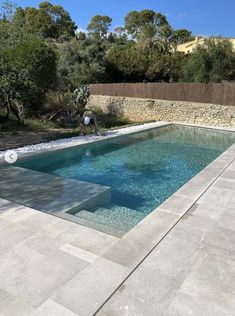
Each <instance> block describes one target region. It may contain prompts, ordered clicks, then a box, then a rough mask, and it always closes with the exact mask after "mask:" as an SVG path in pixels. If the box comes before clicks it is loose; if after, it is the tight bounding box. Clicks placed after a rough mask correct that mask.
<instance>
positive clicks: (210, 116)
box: [87, 95, 235, 128]
mask: <svg viewBox="0 0 235 316" xmlns="http://www.w3.org/2000/svg"><path fill="white" fill-rule="evenodd" d="M87 108H89V109H94V110H95V109H96V108H99V109H101V110H103V111H104V112H106V113H107V112H109V113H112V114H114V115H117V116H124V117H126V118H128V119H130V120H133V121H145V120H146V121H148V120H158V121H168V122H173V121H175V122H184V123H194V124H199V125H211V126H221V127H233V128H234V127H235V107H234V106H225V105H216V104H202V103H192V102H183V101H166V100H155V99H138V98H127V97H109V96H100V95H91V96H90V98H89V101H88V104H87Z"/></svg>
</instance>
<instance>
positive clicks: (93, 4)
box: [0, 0, 235, 38]
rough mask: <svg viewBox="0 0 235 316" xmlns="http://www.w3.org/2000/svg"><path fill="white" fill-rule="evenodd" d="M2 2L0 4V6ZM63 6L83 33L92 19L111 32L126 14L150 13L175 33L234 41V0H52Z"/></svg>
mask: <svg viewBox="0 0 235 316" xmlns="http://www.w3.org/2000/svg"><path fill="white" fill-rule="evenodd" d="M1 2H3V0H0V3H1ZM12 2H14V3H15V4H17V5H18V6H22V7H25V6H35V7H37V6H38V4H39V3H40V2H42V1H38V0H13V1H12ZM49 2H51V3H53V4H59V5H62V6H63V7H64V8H65V9H66V10H67V11H68V12H69V13H70V15H71V17H72V19H73V20H74V21H75V22H76V24H77V26H78V28H79V29H82V30H83V29H86V26H87V24H88V23H89V21H90V19H91V17H92V16H94V15H97V14H99V15H108V16H110V17H111V18H112V19H113V23H112V29H114V28H115V27H116V26H123V25H124V17H125V16H126V15H127V14H128V12H130V11H133V10H136V11H140V10H143V9H152V10H154V11H157V12H161V13H163V14H165V15H166V16H167V19H168V21H169V22H170V24H171V25H172V27H173V28H174V29H180V28H186V29H188V30H190V31H192V33H193V34H194V35H205V36H209V35H221V36H224V37H234V38H235V0H116V1H115V0H51V1H49Z"/></svg>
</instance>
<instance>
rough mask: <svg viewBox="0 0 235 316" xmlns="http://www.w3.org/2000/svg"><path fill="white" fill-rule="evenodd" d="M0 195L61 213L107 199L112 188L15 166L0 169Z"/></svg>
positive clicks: (44, 209) (37, 208)
mask: <svg viewBox="0 0 235 316" xmlns="http://www.w3.org/2000/svg"><path fill="white" fill-rule="evenodd" d="M0 175H1V177H0V192H1V197H2V198H5V199H8V200H10V201H12V202H15V203H19V204H22V205H25V206H28V207H31V208H34V209H36V210H39V211H43V212H47V213H50V214H54V215H57V216H60V214H63V213H66V212H69V213H70V214H72V213H73V209H76V212H78V211H79V210H83V209H84V208H91V207H93V206H95V205H97V204H101V203H108V202H109V201H110V199H111V189H110V187H107V186H102V185H99V184H94V183H89V182H84V181H78V180H74V179H66V178H61V177H58V176H54V175H50V174H46V173H42V172H38V171H34V170H29V169H24V168H19V167H14V166H4V168H1V169H0Z"/></svg>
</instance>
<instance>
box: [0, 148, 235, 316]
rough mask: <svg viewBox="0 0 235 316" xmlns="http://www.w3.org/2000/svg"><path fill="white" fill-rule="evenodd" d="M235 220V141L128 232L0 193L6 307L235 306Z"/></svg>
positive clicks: (202, 310) (0, 302)
mask: <svg viewBox="0 0 235 316" xmlns="http://www.w3.org/2000/svg"><path fill="white" fill-rule="evenodd" d="M0 196H1V194H0ZM234 227H235V146H234V145H233V146H232V147H230V149H228V150H227V151H226V152H225V153H224V154H222V155H221V156H220V157H219V158H218V159H216V160H215V161H214V162H213V163H212V164H210V165H209V166H208V167H207V168H206V169H204V170H203V171H202V172H200V173H199V174H198V175H197V176H196V177H195V178H193V179H192V180H191V181H189V182H188V183H187V184H186V185H184V186H183V187H182V188H181V189H180V190H178V191H177V192H176V194H174V195H173V196H172V197H171V198H169V199H168V200H167V201H166V202H164V203H163V204H162V205H161V206H160V207H159V208H158V209H156V210H155V211H154V212H153V213H151V214H150V215H149V216H148V217H146V218H145V219H144V220H143V221H142V222H140V223H139V224H138V225H137V226H136V227H135V228H134V229H132V230H131V231H130V232H128V233H127V234H126V235H125V236H124V237H122V238H121V239H119V238H116V237H113V236H110V235H107V234H104V233H101V232H99V231H96V230H93V229H91V228H88V227H85V226H81V225H78V224H75V223H72V222H69V221H66V220H64V219H60V218H57V217H55V216H52V215H50V214H46V213H42V212H39V211H36V210H34V209H31V208H28V207H25V206H22V205H19V204H16V203H13V202H10V201H7V200H5V199H0V315H1V316H2V315H7V316H9V315H10V316H14V315H17V316H18V315H23V316H26V315H30V316H39V315H40V316H44V315H45V316H60V315H61V316H62V315H63V316H75V315H81V316H83V315H84V316H89V315H95V314H97V315H99V316H102V315H104V316H119V315H120V316H122V315H124V316H125V315H127V316H129V315H131V316H132V315H133V316H135V315H144V316H145V315H147V316H148V315H150V316H152V315H153V316H155V315H157V316H171V315H173V316H174V315H178V316H182V315H183V316H184V315H198V316H199V315H200V316H203V315H205V316H210V315H218V316H227V315H228V316H230V315H231V316H232V315H233V316H234V310H235V247H234V244H235V228H234Z"/></svg>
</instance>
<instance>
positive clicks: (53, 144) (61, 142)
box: [0, 122, 169, 160]
mask: <svg viewBox="0 0 235 316" xmlns="http://www.w3.org/2000/svg"><path fill="white" fill-rule="evenodd" d="M167 124H169V123H166V122H154V123H146V124H142V125H136V126H130V127H125V128H121V129H117V130H112V131H107V132H106V133H105V135H103V136H94V135H90V136H77V137H71V138H63V139H57V140H53V141H50V142H46V143H40V144H35V145H28V146H24V147H20V148H17V149H14V151H15V152H16V153H17V154H18V156H19V157H22V156H26V155H27V156H28V155H29V154H33V153H39V152H40V153H42V152H46V151H50V150H53V149H58V148H65V147H70V146H76V145H79V144H84V143H90V142H93V141H96V140H99V139H104V138H111V137H115V136H118V135H125V134H129V133H134V132H137V131H141V130H145V129H149V128H153V127H158V126H162V125H167ZM5 152H6V151H0V160H2V159H4V153H5Z"/></svg>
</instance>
